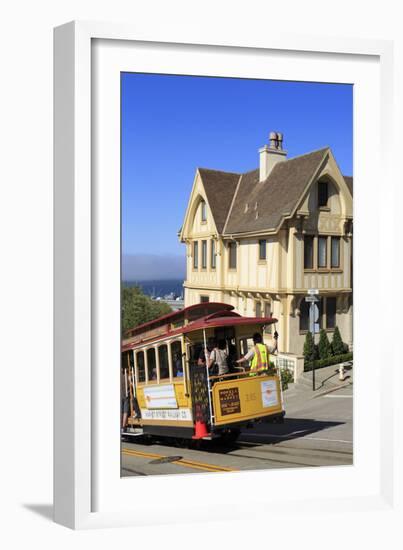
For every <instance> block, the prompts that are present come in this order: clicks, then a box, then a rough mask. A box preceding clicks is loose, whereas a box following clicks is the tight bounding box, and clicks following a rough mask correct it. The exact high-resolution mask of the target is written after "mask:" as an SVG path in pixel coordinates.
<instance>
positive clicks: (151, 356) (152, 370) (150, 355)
mask: <svg viewBox="0 0 403 550" xmlns="http://www.w3.org/2000/svg"><path fill="white" fill-rule="evenodd" d="M147 363H148V364H147V372H148V379H149V380H157V363H156V361H155V349H154V348H151V349H149V350H147Z"/></svg>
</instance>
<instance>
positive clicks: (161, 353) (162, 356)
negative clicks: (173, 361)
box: [158, 344, 169, 380]
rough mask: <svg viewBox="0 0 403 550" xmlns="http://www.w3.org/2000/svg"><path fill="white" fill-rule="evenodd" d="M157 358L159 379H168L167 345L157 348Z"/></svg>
mask: <svg viewBox="0 0 403 550" xmlns="http://www.w3.org/2000/svg"><path fill="white" fill-rule="evenodd" d="M158 358H159V363H160V380H164V379H166V378H168V379H169V363H168V346H167V345H166V344H165V345H164V346H160V347H159V348H158Z"/></svg>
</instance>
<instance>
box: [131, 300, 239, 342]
mask: <svg viewBox="0 0 403 550" xmlns="http://www.w3.org/2000/svg"><path fill="white" fill-rule="evenodd" d="M197 309H200V310H201V312H202V313H201V315H200V316H199V318H202V317H205V316H206V315H209V314H210V315H211V314H212V313H216V312H218V311H222V312H223V311H232V310H233V309H234V306H231V305H229V304H224V303H222V302H205V303H200V304H194V305H193V306H188V307H185V308H184V309H181V310H179V311H173V312H172V313H167V314H166V315H163V316H162V317H158V319H153V320H152V321H148V322H147V323H143V324H141V325H138V326H137V327H134V328H131V329H128V330H126V331H125V337H126V338H130V337H131V336H134V335H136V334H141V333H142V332H147V331H148V330H151V329H153V328H156V327H158V326H160V325H165V324H168V323H175V322H177V321H179V320H180V319H182V318H183V319H189V317H191V316H192V314H193V313H195V312H196V311H197ZM209 310H210V313H209Z"/></svg>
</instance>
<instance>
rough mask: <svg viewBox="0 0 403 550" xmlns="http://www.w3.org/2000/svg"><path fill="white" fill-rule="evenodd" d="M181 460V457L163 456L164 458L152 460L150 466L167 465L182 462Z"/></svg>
mask: <svg viewBox="0 0 403 550" xmlns="http://www.w3.org/2000/svg"><path fill="white" fill-rule="evenodd" d="M181 458H182V457H181V456H163V457H162V458H156V459H155V460H150V462H149V464H166V463H167V462H176V461H177V460H181Z"/></svg>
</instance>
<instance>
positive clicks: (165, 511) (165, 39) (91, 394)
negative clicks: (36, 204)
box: [54, 22, 397, 529]
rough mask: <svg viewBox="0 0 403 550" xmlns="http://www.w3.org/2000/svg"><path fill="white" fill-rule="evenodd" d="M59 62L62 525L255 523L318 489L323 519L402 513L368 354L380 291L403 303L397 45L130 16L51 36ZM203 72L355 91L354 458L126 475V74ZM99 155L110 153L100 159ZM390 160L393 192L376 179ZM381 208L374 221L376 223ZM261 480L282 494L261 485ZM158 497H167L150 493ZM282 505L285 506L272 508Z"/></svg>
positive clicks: (315, 502)
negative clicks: (122, 372) (392, 266)
mask: <svg viewBox="0 0 403 550" xmlns="http://www.w3.org/2000/svg"><path fill="white" fill-rule="evenodd" d="M246 60H247V61H246ZM267 60H270V64H269V65H270V66H268V64H267ZM54 61H55V65H54V68H55V71H54V75H55V76H54V87H55V103H54V109H55V111H54V112H55V149H54V150H55V153H54V158H55V228H54V231H55V269H54V275H55V336H54V344H55V345H54V350H55V351H54V353H55V367H54V369H55V370H54V380H55V382H54V384H55V399H54V425H55V433H54V436H55V437H54V465H55V466H54V513H55V521H56V522H58V523H61V524H63V525H66V526H68V527H71V528H76V529H81V528H91V527H105V526H124V525H146V524H154V523H156V524H157V523H178V521H183V522H187V521H193V520H194V519H195V518H196V519H198V520H203V519H205V520H208V519H211V517H215V518H217V517H219V518H220V520H222V521H226V520H236V519H237V518H242V519H245V518H246V519H252V518H255V519H257V520H258V519H259V518H262V517H265V515H266V514H267V511H268V509H270V510H271V512H270V513H278V514H281V513H283V514H284V513H285V512H286V513H287V514H290V513H292V514H298V513H300V512H301V508H302V507H303V506H304V504H303V503H304V502H306V499H307V496H308V501H309V508H310V511H311V512H312V511H317V512H318V511H321V510H323V509H324V508H325V509H326V510H328V511H335V510H338V509H339V508H340V507H343V509H348V510H352V511H353V510H357V511H360V512H362V511H364V512H365V511H368V512H373V511H378V510H393V485H394V479H395V477H394V476H395V472H394V468H393V423H392V422H391V421H390V420H388V419H391V418H393V415H394V401H393V395H392V394H391V393H390V391H389V383H390V381H391V376H392V375H391V376H390V377H389V378H388V384H386V383H385V377H383V376H381V374H382V372H381V373H380V372H379V370H378V369H377V368H376V366H375V364H374V361H373V360H372V358H373V351H372V350H371V349H369V348H368V347H366V342H367V339H368V336H367V335H368V331H369V330H370V329H371V325H370V319H369V317H368V314H369V313H370V311H371V305H370V304H368V298H367V297H368V295H369V293H370V296H371V301H372V302H376V303H377V309H378V310H380V311H383V312H385V314H387V313H388V312H391V310H392V308H393V305H392V304H390V303H388V300H387V298H386V296H385V294H386V293H384V292H382V289H383V288H392V287H393V285H394V276H395V275H394V273H393V270H381V269H380V267H379V266H381V265H385V259H386V258H390V257H393V250H394V246H395V245H396V242H395V236H394V235H390V234H389V233H388V229H387V225H388V219H389V217H390V215H391V212H393V211H394V208H395V204H394V191H393V184H392V183H390V182H392V179H393V178H392V177H390V175H391V174H392V168H391V167H392V161H393V159H392V154H391V139H392V119H393V64H392V62H393V44H392V43H391V42H388V41H379V40H361V39H354V38H352V39H350V40H346V39H345V38H339V39H338V38H335V37H333V38H330V37H329V38H323V37H315V36H302V35H301V36H296V35H291V36H287V35H283V34H278V35H275V34H270V35H267V36H259V37H256V38H255V39H254V40H253V41H252V40H250V38H244V39H242V38H241V37H232V36H231V34H230V32H228V31H227V32H225V33H223V35H220V37H217V36H215V35H214V33H210V32H209V31H205V32H204V33H203V38H200V37H199V38H195V37H191V36H188V35H187V33H186V29H183V31H182V32H180V33H178V32H177V31H176V32H175V33H174V34H173V35H172V36H171V35H170V34H169V30H167V33H166V34H165V35H164V36H161V35H159V36H154V34H153V32H152V31H150V30H148V29H143V30H141V29H137V28H135V27H134V26H131V25H124V24H122V25H120V24H109V23H89V22H72V23H68V24H66V25H63V26H61V27H58V28H56V29H55V40H54ZM190 63H191V65H190ZM191 66H193V67H194V68H193V70H197V74H208V73H210V74H216V75H232V76H244V77H247V76H249V75H250V76H252V75H255V76H258V75H259V74H260V77H264V78H280V79H281V78H283V79H284V78H285V79H295V80H302V79H304V80H317V79H318V78H319V76H318V75H320V74H322V75H324V76H323V77H322V79H321V81H325V82H326V81H333V82H343V81H344V82H350V83H353V84H354V85H355V90H356V91H355V97H354V123H355V135H354V187H355V190H354V193H355V199H354V200H355V211H354V223H355V237H354V239H355V241H356V243H355V257H354V264H355V265H354V273H355V280H356V281H357V280H358V281H359V285H358V287H357V286H356V287H355V290H354V304H355V305H354V307H355V312H354V315H355V318H354V354H355V365H356V369H355V386H356V388H355V399H354V415H355V430H354V466H352V467H337V468H319V469H306V470H303V471H300V470H283V471H275V470H270V471H267V472H262V471H258V472H257V471H255V472H242V473H230V474H218V475H215V476H210V475H209V474H206V475H205V474H197V475H188V476H169V478H168V476H166V477H159V476H154V477H153V478H150V477H147V478H141V479H139V478H126V479H120V468H118V467H117V466H118V465H119V464H120V455H119V430H118V425H119V422H118V420H117V422H116V419H118V415H119V379H118V376H117V375H116V378H115V377H114V375H113V371H112V370H111V369H108V365H110V364H112V363H114V361H115V360H116V361H117V364H119V347H120V325H119V315H120V312H119V308H117V307H116V306H117V301H116V300H118V301H119V293H120V286H119V285H120V218H119V216H120V202H119V200H120V195H119V193H120V190H119V181H116V174H117V173H116V170H117V167H118V165H119V160H120V158H119V144H116V135H117V134H116V132H117V131H118V128H119V126H120V120H119V116H118V110H117V107H118V103H116V101H118V102H119V100H120V97H117V95H116V94H117V88H116V75H117V74H118V73H119V71H121V70H137V71H138V72H166V73H169V72H172V73H176V74H178V71H179V74H181V71H183V73H182V74H186V71H191V69H190V68H189V67H191ZM259 71H260V72H259ZM188 74H195V73H188ZM326 75H327V76H326ZM343 75H344V76H345V78H343ZM110 77H112V78H110ZM109 106H110V109H109ZM95 150H96V151H97V152H98V153H99V152H100V151H105V152H106V151H107V154H104V155H99V154H98V155H94V151H95ZM95 156H96V158H95ZM101 157H102V159H101ZM101 160H102V162H101ZM99 162H101V164H99ZM381 166H382V181H385V182H386V183H385V184H384V186H383V191H382V193H380V192H379V186H377V182H378V180H379V178H380V177H381ZM101 181H102V186H101V185H100V182H101ZM364 185H365V190H364ZM360 197H361V198H363V197H365V201H366V202H365V204H363V203H362V202H360ZM373 212H377V214H378V217H375V220H376V222H377V223H376V222H375V223H376V225H375V231H374V221H375V220H374V216H373ZM370 228H372V234H371V238H370V237H369V235H368V230H369V229H370ZM381 242H382V243H383V244H382V246H381V245H380V243H381ZM357 249H359V250H360V252H359V253H357V252H356V251H357ZM358 257H359V262H358V261H357V258H358ZM371 266H372V270H370V273H369V274H367V270H368V269H370V267H371ZM364 273H365V277H364V276H363V275H364ZM116 285H117V286H116ZM372 330H373V327H372ZM117 345H118V346H119V347H118V348H117V347H116V346H117ZM116 350H117V351H118V354H117V353H116ZM382 354H383V358H384V361H385V364H387V365H389V366H392V365H393V367H395V368H396V367H397V364H396V356H394V355H393V349H392V348H390V349H384V350H383V351H382ZM363 365H365V370H364V367H363ZM116 372H117V371H116ZM391 372H392V370H391ZM357 388H358V389H357ZM115 398H116V402H115V400H114V399H115ZM365 411H367V420H369V421H370V424H369V425H366V424H365V421H364V414H365ZM369 451H370V453H369ZM265 483H268V484H270V488H271V490H270V494H267V493H264V492H262V491H261V488H262V487H264V486H265ZM190 484H192V489H191V490H192V493H193V494H194V495H197V503H196V502H192V501H190V499H187V503H186V507H183V506H182V507H180V508H179V509H180V513H179V514H178V506H179V505H180V494H181V491H189V485H190ZM223 492H225V494H226V495H227V499H228V501H229V502H231V503H232V506H231V507H227V508H225V509H224V510H223V509H222V506H220V503H219V499H217V498H215V499H213V500H212V497H211V495H214V494H215V495H218V494H221V493H223ZM149 493H151V494H154V495H155V494H157V495H158V499H157V500H156V499H152V498H148V497H147V496H146V495H147V494H149ZM133 494H136V495H137V496H139V495H141V499H139V498H136V499H133V498H132V495H133ZM273 502H277V503H279V504H280V505H279V506H278V507H276V508H277V510H274V511H273V508H274V507H273Z"/></svg>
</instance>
